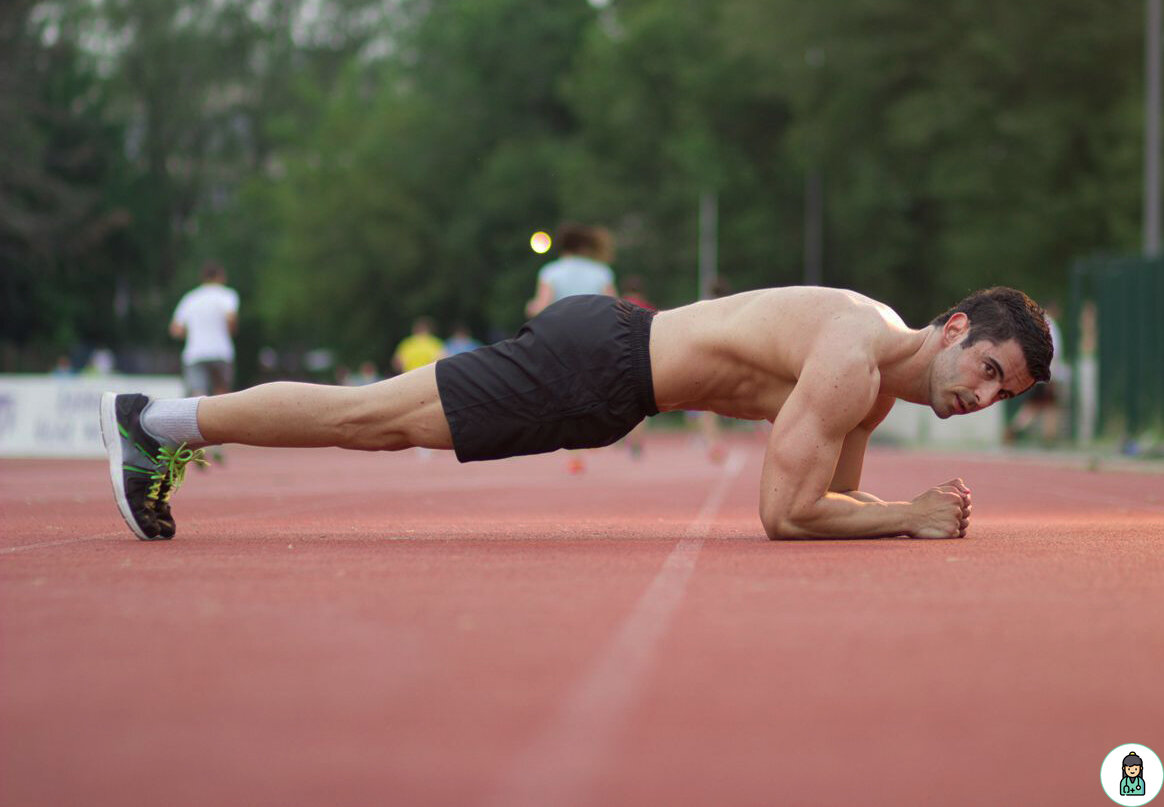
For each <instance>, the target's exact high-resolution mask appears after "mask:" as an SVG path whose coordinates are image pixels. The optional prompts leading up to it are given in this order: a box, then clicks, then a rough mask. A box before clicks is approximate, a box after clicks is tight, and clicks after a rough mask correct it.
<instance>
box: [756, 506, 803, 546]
mask: <svg viewBox="0 0 1164 807" xmlns="http://www.w3.org/2000/svg"><path fill="white" fill-rule="evenodd" d="M760 523H761V524H763V525H764V532H765V534H767V536H768V540H769V541H794V540H797V539H799V538H811V537H812V533H811V532H809V531H808V530H806V529H805V528H804V527H803V526H801V524H800V523H799V522H798V521H797V520H796V519H795V518H794V517H793V516H792V514H791V513H789V512H787V511H783V510H762V511H761V512H760Z"/></svg>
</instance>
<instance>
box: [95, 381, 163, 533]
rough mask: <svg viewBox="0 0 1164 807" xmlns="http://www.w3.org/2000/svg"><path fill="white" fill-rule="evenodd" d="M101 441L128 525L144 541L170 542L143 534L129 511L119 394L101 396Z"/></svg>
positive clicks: (107, 393) (116, 493) (123, 515)
mask: <svg viewBox="0 0 1164 807" xmlns="http://www.w3.org/2000/svg"><path fill="white" fill-rule="evenodd" d="M101 441H102V442H103V443H105V453H106V454H108V455H109V479H110V481H112V482H113V499H114V501H116V502H117V509H118V511H119V512H120V513H121V517H122V518H123V519H125V523H126V525H127V526H128V527H129V528H130V529H131V530H132V531H133V534H134V535H136V536H137V537H138V539H139V540H142V541H168V540H169V537H168V536H165V535H156V536H154V537H153V538H151V537H149V536H148V535H146V534H145V533H144V532H142V529H141V527H139V526H138V524H137V520H136V519H135V518H134V517H133V513H132V512H131V511H130V509H129V499H127V498H126V497H125V471H124V469H123V468H122V466H123V465H124V464H125V455H124V454H123V453H122V451H121V430H120V429H118V428H117V394H116V393H114V392H104V393H102V394H101Z"/></svg>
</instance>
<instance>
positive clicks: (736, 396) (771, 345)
mask: <svg viewBox="0 0 1164 807" xmlns="http://www.w3.org/2000/svg"><path fill="white" fill-rule="evenodd" d="M912 333H913V332H912V331H910V329H909V328H907V327H906V325H905V323H904V322H902V320H901V318H900V317H899V316H898V315H897V314H896V313H895V312H894V311H893V310H892V309H890V308H889V307H888V306H885V305H883V304H882V303H879V302H877V301H875V300H872V299H870V298H868V297H864V296H862V295H860V294H857V293H855V292H850V291H845V290H841V289H828V288H820V287H787V288H776V289H763V290H759V291H753V292H744V293H742V294H735V295H732V296H730V297H723V298H720V299H718V300H706V301H703V302H699V303H695V304H692V305H688V306H684V307H682V308H677V309H673V310H670V311H664V312H662V313H660V314H659V315H658V316H657V317H656V318H655V323H654V326H653V328H652V332H651V368H652V373H653V375H654V386H655V398H656V401H657V403H658V405H659V409H660V410H661V411H668V410H676V409H707V410H711V411H715V412H718V413H720V414H723V415H728V416H732V417H739V418H745V419H749V420H772V419H773V418H775V417H776V415H777V413H779V411H780V409H781V407H782V406H783V405H784V402H785V400H787V398H788V396H789V394H790V393H791V392H792V390H793V389H794V388H795V386H796V381H797V378H798V377H799V376H800V373H801V371H802V369H803V368H804V366H805V362H806V361H808V360H809V358H810V357H812V358H813V360H823V361H828V360H830V357H831V356H833V355H839V354H840V353H841V352H845V353H846V355H849V356H851V355H852V352H853V351H858V352H860V353H862V354H863V355H867V356H868V359H869V361H870V362H872V363H875V364H877V365H878V366H880V365H881V364H882V363H883V362H886V361H889V360H892V359H894V358H897V357H898V356H899V354H900V353H901V352H902V350H903V349H905V348H906V347H907V346H908V343H909V340H908V338H907V337H908V336H909V335H910V334H912Z"/></svg>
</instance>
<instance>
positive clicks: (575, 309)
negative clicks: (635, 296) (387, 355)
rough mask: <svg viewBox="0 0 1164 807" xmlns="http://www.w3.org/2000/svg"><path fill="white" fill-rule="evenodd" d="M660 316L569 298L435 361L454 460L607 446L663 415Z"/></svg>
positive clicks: (599, 299)
mask: <svg viewBox="0 0 1164 807" xmlns="http://www.w3.org/2000/svg"><path fill="white" fill-rule="evenodd" d="M653 316H654V313H653V312H651V311H648V310H647V309H645V308H640V307H639V306H637V305H634V304H633V303H628V302H626V301H625V300H619V299H616V298H614V297H607V296H604V295H597V294H594V295H591V294H585V295H577V296H574V297H566V298H565V299H563V300H559V301H558V302H556V303H554V304H553V305H551V306H549V307H548V308H546V309H545V310H544V311H543V312H542V313H541V314H539V315H538V316H536V317H534V318H533V319H531V320H530V321H529V322H527V323H526V324H525V325H524V326H522V329H521V330H520V331H518V333H517V336H515V337H514V338H512V339H507V340H505V341H504V342H498V343H497V344H494V345H489V346H487V347H482V348H478V349H477V350H474V351H471V352H469V353H460V354H458V355H456V356H450V357H449V358H447V359H441V360H440V361H438V362H437V366H436V380H437V389H438V390H439V391H440V396H441V406H442V407H443V408H444V411H445V417H446V418H447V419H448V421H449V429H450V430H451V431H452V433H453V448H454V449H455V450H456V452H457V459H459V460H460V461H461V462H473V461H474V460H493V459H500V458H502V457H514V456H519V455H523V454H541V453H544V452H547V451H555V450H557V449H559V448H597V447H599V446H608V445H610V444H611V443H613V442H615V441H617V440H618V439H619V438H621V437H623V436H625V435H626V434H627V432H629V431H630V430H631V429H633V428H634V427H635V426H636V425H637V424H638V423H639V421H641V420H642V419H643V418H645V417H647V416H649V415H656V414H658V413H659V410H658V407H656V406H655V392H654V387H653V386H652V384H651V356H650V350H649V345H650V338H651V318H652V317H653Z"/></svg>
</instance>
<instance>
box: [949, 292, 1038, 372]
mask: <svg viewBox="0 0 1164 807" xmlns="http://www.w3.org/2000/svg"><path fill="white" fill-rule="evenodd" d="M957 313H963V314H965V315H966V318H967V319H969V320H970V332H969V333H968V334H967V336H966V341H964V342H963V343H962V347H963V348H968V347H970V346H971V345H972V344H974V343H975V342H977V341H978V340H980V339H985V340H987V341H989V342H993V343H994V344H996V345H1001V344H1002V343H1003V342H1006V341H1007V340H1009V339H1014V340H1015V341H1017V342H1018V343H1019V347H1020V348H1022V351H1023V358H1024V359H1026V362H1027V370H1028V371H1029V372H1030V374H1031V378H1033V379H1035V381H1050V380H1051V357H1052V355H1053V354H1054V352H1055V348H1054V346H1053V345H1052V343H1051V329H1050V328H1049V327H1048V326H1047V312H1045V311H1044V310H1043V309H1042V308H1040V307H1039V304H1038V303H1036V302H1035V301H1034V300H1032V299H1031V298H1030V297H1028V296H1027V295H1025V294H1023V293H1022V292H1021V291H1019V290H1018V289H1011V288H1007V287H1006V286H995V287H993V288H990V289H983V290H982V291H976V292H974V293H973V294H971V295H970V296H969V297H967V298H966V299H964V300H962V302H960V303H958V304H957V305H956V306H954V307H953V308H951V309H950V310H949V311H946V312H945V313H944V314H939V315H938V316H936V317H934V320H933V322H931V323H930V324H931V325H934V326H937V327H939V328H940V327H941V326H943V325H945V324H946V321H947V320H949V319H950V317H952V316H953V315H954V314H957Z"/></svg>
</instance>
